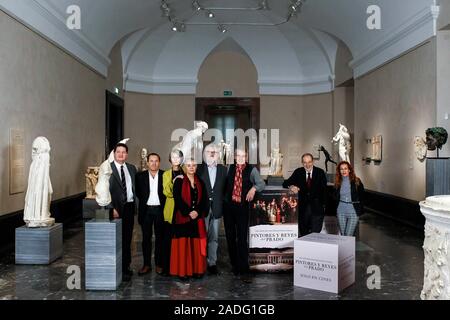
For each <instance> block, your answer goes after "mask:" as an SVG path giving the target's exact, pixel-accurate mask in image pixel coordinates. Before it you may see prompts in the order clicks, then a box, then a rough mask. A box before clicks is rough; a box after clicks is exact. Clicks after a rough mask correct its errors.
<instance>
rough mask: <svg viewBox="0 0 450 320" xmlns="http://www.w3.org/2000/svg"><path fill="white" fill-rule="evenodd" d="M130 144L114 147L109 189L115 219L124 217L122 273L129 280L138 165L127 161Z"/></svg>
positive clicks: (120, 144) (131, 273) (124, 278)
mask: <svg viewBox="0 0 450 320" xmlns="http://www.w3.org/2000/svg"><path fill="white" fill-rule="evenodd" d="M127 159H128V146H127V145H126V144H123V143H119V144H117V145H116V147H115V148H114V161H113V162H111V169H112V172H113V173H112V175H111V178H110V179H109V191H110V192H111V200H112V207H113V219H122V273H123V280H124V281H129V280H130V279H131V276H132V275H133V271H132V270H131V268H130V264H131V241H132V238H133V227H134V214H135V211H136V192H135V188H134V186H135V176H136V172H137V170H136V167H135V166H134V165H132V164H129V163H126V161H127Z"/></svg>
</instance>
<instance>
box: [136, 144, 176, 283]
mask: <svg viewBox="0 0 450 320" xmlns="http://www.w3.org/2000/svg"><path fill="white" fill-rule="evenodd" d="M160 163H161V157H160V156H159V155H158V154H156V153H150V154H149V155H148V156H147V165H148V171H147V170H146V171H143V172H139V173H138V174H137V175H136V195H137V197H138V199H139V211H138V212H139V213H138V222H139V224H140V225H141V228H142V255H143V256H144V266H143V267H142V268H141V269H140V270H139V275H144V274H147V273H149V272H150V271H151V270H152V267H151V266H152V264H151V260H152V237H153V228H154V229H155V271H156V273H158V274H162V272H163V268H162V266H163V255H166V254H170V252H163V250H162V248H163V236H164V214H163V210H164V205H165V203H166V196H165V195H164V193H163V173H164V171H162V170H160V169H159V167H160Z"/></svg>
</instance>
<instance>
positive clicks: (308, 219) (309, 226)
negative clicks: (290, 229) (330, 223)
mask: <svg viewBox="0 0 450 320" xmlns="http://www.w3.org/2000/svg"><path fill="white" fill-rule="evenodd" d="M323 219H324V215H323V213H322V212H320V213H317V212H313V210H312V207H311V204H309V203H308V204H307V205H306V207H305V209H304V210H302V211H301V212H299V217H298V234H299V237H304V236H306V235H308V234H310V233H320V232H321V231H322V226H323Z"/></svg>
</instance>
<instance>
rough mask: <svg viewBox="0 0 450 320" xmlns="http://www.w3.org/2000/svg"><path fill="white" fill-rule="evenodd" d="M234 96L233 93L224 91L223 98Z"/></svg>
mask: <svg viewBox="0 0 450 320" xmlns="http://www.w3.org/2000/svg"><path fill="white" fill-rule="evenodd" d="M232 95H233V91H231V90H224V91H223V96H224V97H231V96H232Z"/></svg>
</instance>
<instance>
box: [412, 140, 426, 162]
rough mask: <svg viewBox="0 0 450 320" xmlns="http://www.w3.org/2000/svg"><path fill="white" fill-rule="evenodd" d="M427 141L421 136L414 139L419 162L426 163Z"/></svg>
mask: <svg viewBox="0 0 450 320" xmlns="http://www.w3.org/2000/svg"><path fill="white" fill-rule="evenodd" d="M427 150H428V146H427V141H426V140H425V139H424V138H422V137H419V136H416V137H415V138H414V153H415V154H416V157H417V160H419V161H421V162H422V161H424V160H425V158H426V157H427Z"/></svg>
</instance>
